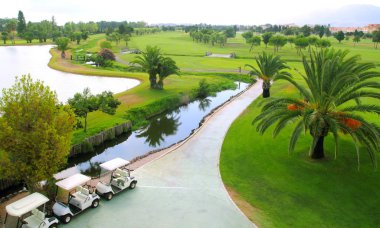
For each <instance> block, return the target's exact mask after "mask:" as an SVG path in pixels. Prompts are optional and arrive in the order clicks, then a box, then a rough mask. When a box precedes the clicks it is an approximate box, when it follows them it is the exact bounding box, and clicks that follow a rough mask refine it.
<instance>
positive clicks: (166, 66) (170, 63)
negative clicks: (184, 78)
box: [157, 57, 179, 89]
mask: <svg viewBox="0 0 380 228" xmlns="http://www.w3.org/2000/svg"><path fill="white" fill-rule="evenodd" d="M158 69H159V70H158V77H159V79H158V82H157V88H158V89H163V88H164V79H165V78H167V77H168V76H169V75H172V74H176V75H179V68H178V67H177V65H176V63H175V61H174V60H173V59H171V58H169V57H162V58H161V60H160V63H159V66H158Z"/></svg>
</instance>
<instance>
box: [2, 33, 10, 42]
mask: <svg viewBox="0 0 380 228" xmlns="http://www.w3.org/2000/svg"><path fill="white" fill-rule="evenodd" d="M1 39H2V40H3V42H4V44H6V43H7V40H8V33H7V32H2V33H1Z"/></svg>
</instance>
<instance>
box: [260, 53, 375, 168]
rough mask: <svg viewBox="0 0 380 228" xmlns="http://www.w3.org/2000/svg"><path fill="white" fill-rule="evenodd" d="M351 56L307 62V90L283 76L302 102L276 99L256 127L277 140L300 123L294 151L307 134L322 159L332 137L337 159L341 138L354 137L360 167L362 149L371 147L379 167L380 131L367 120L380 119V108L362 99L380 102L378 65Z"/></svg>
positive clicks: (316, 155) (315, 57) (312, 150)
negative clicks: (326, 140)
mask: <svg viewBox="0 0 380 228" xmlns="http://www.w3.org/2000/svg"><path fill="white" fill-rule="evenodd" d="M348 53H349V52H348V51H347V50H346V51H342V50H339V51H335V50H334V49H325V50H322V51H319V52H315V51H314V52H313V53H311V54H310V58H308V59H307V58H306V57H305V56H304V57H303V67H304V68H305V74H302V73H300V74H301V77H302V79H303V80H304V81H305V86H304V85H303V84H302V85H301V84H299V83H298V82H297V81H295V80H294V79H293V78H292V77H290V76H289V75H281V76H278V78H277V79H282V80H286V81H288V82H290V83H291V84H293V86H295V87H296V88H297V89H298V91H299V92H300V94H301V95H302V98H301V99H296V98H289V97H287V98H274V99H272V100H271V101H269V102H268V103H266V104H265V105H264V107H263V109H262V112H261V114H259V115H258V116H257V117H256V118H255V119H254V120H253V123H257V130H258V131H259V132H260V133H261V134H262V133H264V132H265V131H266V130H267V129H268V128H269V127H270V126H271V125H273V124H275V123H277V124H276V126H275V128H274V130H273V136H274V137H275V136H276V135H277V134H278V133H279V132H280V131H281V130H282V129H283V128H284V127H285V126H286V125H287V124H288V123H291V122H296V125H295V128H294V131H293V133H292V136H291V139H290V143H289V151H292V150H293V149H294V147H295V144H296V142H297V139H298V137H299V135H300V134H301V132H303V131H304V132H309V133H310V135H311V136H312V137H313V141H312V144H311V146H310V156H311V158H313V159H321V158H323V157H324V156H325V155H324V146H323V142H324V138H325V137H326V136H327V135H328V133H332V135H333V137H334V139H335V157H336V153H337V146H338V137H339V132H341V133H343V134H349V135H350V136H351V137H352V139H353V141H354V142H355V144H356V150H357V155H358V163H359V144H361V145H363V146H365V147H366V148H367V151H368V153H369V155H370V157H371V159H372V162H373V164H374V165H376V160H375V159H374V157H375V152H378V151H379V148H380V128H379V126H377V125H376V124H374V123H371V122H368V121H367V120H366V119H365V118H364V117H363V116H362V115H361V114H363V113H376V114H380V106H379V105H373V104H372V105H370V104H365V103H361V98H374V99H377V100H379V99H380V93H379V89H380V83H379V82H377V81H375V80H374V78H376V77H380V73H379V72H375V71H373V69H374V68H375V64H372V63H361V62H359V61H360V57H359V56H351V57H349V56H348Z"/></svg>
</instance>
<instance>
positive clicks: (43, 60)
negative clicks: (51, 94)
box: [0, 45, 140, 102]
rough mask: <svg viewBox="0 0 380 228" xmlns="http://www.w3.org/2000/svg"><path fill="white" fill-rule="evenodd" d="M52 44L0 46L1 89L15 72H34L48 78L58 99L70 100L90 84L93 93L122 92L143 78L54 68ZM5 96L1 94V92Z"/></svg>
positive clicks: (46, 81) (34, 77)
mask: <svg viewBox="0 0 380 228" xmlns="http://www.w3.org/2000/svg"><path fill="white" fill-rule="evenodd" d="M52 47H53V46H52V45H43V46H7V47H0V69H1V71H0V90H2V89H3V88H9V87H11V86H12V85H13V84H14V82H15V76H19V77H20V76H21V75H25V74H30V76H31V77H32V78H33V79H39V80H41V81H44V84H45V85H48V86H49V87H50V88H51V89H52V90H55V91H56V92H57V95H58V100H59V101H61V102H66V101H67V99H68V98H70V97H73V95H74V94H75V93H76V92H82V91H83V89H84V88H86V87H89V88H90V90H91V92H92V94H98V93H101V92H103V91H104V90H109V91H112V92H113V93H120V92H123V91H125V90H128V89H131V88H133V87H135V86H137V85H138V84H140V82H139V81H138V80H136V79H128V78H111V77H101V76H84V75H77V74H71V73H64V72H61V71H57V70H54V69H51V68H50V67H49V66H48V65H47V64H48V63H49V60H50V58H51V55H50V53H49V50H50V49H51V48H52ZM0 96H1V94H0Z"/></svg>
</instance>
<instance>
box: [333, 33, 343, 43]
mask: <svg viewBox="0 0 380 228" xmlns="http://www.w3.org/2000/svg"><path fill="white" fill-rule="evenodd" d="M344 38H345V36H344V32H342V31H339V32H337V33H336V34H335V39H337V40H338V41H339V43H340V42H341V41H342V40H344Z"/></svg>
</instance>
